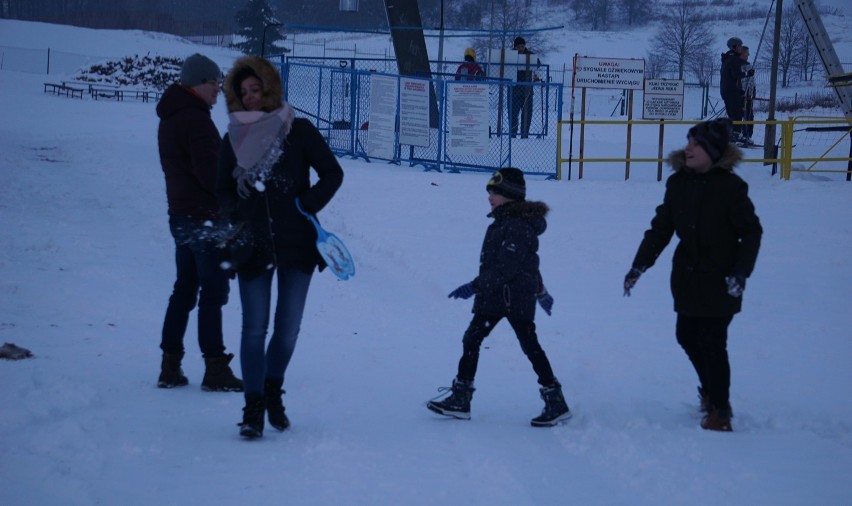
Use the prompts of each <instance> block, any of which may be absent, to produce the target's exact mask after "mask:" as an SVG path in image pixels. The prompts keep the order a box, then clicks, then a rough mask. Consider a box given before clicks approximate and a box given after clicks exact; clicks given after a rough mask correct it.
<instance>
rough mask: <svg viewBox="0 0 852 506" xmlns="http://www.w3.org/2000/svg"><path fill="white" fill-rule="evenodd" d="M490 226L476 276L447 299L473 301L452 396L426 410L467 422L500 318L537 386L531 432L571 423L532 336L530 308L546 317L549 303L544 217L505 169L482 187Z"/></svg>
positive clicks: (518, 175)
mask: <svg viewBox="0 0 852 506" xmlns="http://www.w3.org/2000/svg"><path fill="white" fill-rule="evenodd" d="M486 190H487V191H488V203H489V204H490V205H491V213H490V214H489V215H488V216H490V217H492V218H494V222H493V223H491V225H489V226H488V230H487V231H486V232H485V239H484V240H483V242H482V251H481V253H480V255H479V275H478V276H477V277H476V278H475V279H474V280H473V281H471V282H469V283H465V284H464V285H462V286H460V287H458V288H457V289H455V290H453V291H452V293H450V295H449V296H450V297H451V298H455V299H458V298H462V299H468V298H470V297H472V296H474V295H475V296H476V297H475V299H474V301H473V320H472V321H471V322H470V325H469V326H468V328H467V331H465V333H464V338H463V339H462V347H463V352H462V356H461V359H460V360H459V364H458V374H457V375H456V378H455V379H454V380H453V386H452V393H451V394H450V396H449V397H447V398H446V399H444V400H441V401H438V400H434V399H433V400H431V401H429V402H428V404H427V407H428V408H429V409H430V410H431V411H434V412H436V413H439V414H441V415H446V416H451V417H454V418H458V419H462V420H468V419H470V400H471V399H472V397H473V392H474V390H475V389H474V387H473V380H474V376H476V369H477V365H478V363H479V349H480V347H481V346H482V341H483V340H484V339H485V338H486V337H488V335H489V334H491V331H492V330H494V327H495V326H496V325H497V323H499V322H500V320H502V319H503V318H506V319H507V320H509V325H511V326H512V330H514V331H515V335H516V336H517V338H518V341H519V342H520V344H521V350H523V352H524V354H525V355H526V356H527V358H528V359H529V361H530V363H531V364H532V366H533V370H534V371H535V373H536V375H537V376H538V383H539V385H541V389H540V392H541V397H542V399H544V402H545V407H544V409H543V410H542V412H541V414H540V415H539V416H537V417H535V418H533V419H532V420H531V424H532V425H533V426H535V427H549V426H553V425H556V424H557V423H559V422H561V421H563V420H567V419H568V418H570V417H571V412H570V411H569V409H568V404H567V403H566V402H565V397H564V396H563V395H562V386H561V385H560V384H559V381H558V380H557V379H556V377H555V376H554V375H553V369H552V368H551V365H550V361H549V360H548V358H547V355H546V354H545V352H544V350H543V349H542V347H541V344H539V342H538V336H537V335H536V331H535V321H534V319H535V305H536V301H538V302H539V304H540V305H541V307H542V308H543V309H544V310H545V312H547V314H548V315H549V314H550V312H551V309H552V308H553V297H551V296H550V294H548V293H547V289H546V288H545V287H544V283H543V282H542V279H541V273H540V272H539V257H538V236H540V235H541V234H542V233H544V231H545V229H546V228H547V221H546V220H545V217H546V216H547V213H548V211H549V208H548V207H547V204H545V203H543V202H528V201H527V200H526V183H525V181H524V173H523V172H521V171H520V170H519V169H516V168H513V167H507V168H503V169H500V170H498V171H497V172H496V173H494V176H493V177H492V178H491V179H490V180H489V181H488V184H487V185H486Z"/></svg>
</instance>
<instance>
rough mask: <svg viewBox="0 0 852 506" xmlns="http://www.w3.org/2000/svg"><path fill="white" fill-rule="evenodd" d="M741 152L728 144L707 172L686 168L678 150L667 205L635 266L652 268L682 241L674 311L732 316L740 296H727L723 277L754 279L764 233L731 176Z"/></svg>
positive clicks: (672, 158)
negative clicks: (675, 238)
mask: <svg viewBox="0 0 852 506" xmlns="http://www.w3.org/2000/svg"><path fill="white" fill-rule="evenodd" d="M740 159H742V153H741V152H740V150H739V149H737V148H736V147H735V146H733V145H728V148H727V149H726V151H725V152H724V153H723V154H722V158H721V159H720V160H719V161H718V162H716V164H715V165H714V166H713V167H712V168H711V169H710V170H709V171H708V172H706V173H704V174H698V173H695V172H694V171H692V170H691V169H688V168H686V154H685V152H684V151H682V150H681V151H675V152H673V153H672V154H671V155H669V159H668V163H669V164H670V165H671V166H672V168H673V169H674V171H675V172H674V174H672V175H671V176H670V177H669V179H668V181H667V182H666V194H665V197H664V198H663V203H662V204H661V205H660V206H659V207H657V211H656V215H655V216H654V218H653V220H651V228H650V229H648V230H647V231H646V232H645V238H644V239H643V241H642V244H641V245H640V246H639V250H638V251H637V253H636V257H635V259H634V260H633V267H636V268H638V269H645V268H648V267H651V266H652V265H654V263H655V262H656V260H657V257H658V256H659V255H660V253H661V252H662V251H663V249H664V248H665V247H666V245H667V244H668V243H669V241H670V240H671V238H672V234H677V236H678V239H679V240H680V242H679V243H678V245H677V249H676V250H675V253H674V257H673V259H672V273H671V290H672V295H673V296H674V309H675V311H676V312H677V313H679V314H682V315H685V316H730V315H733V314H735V313H738V312H739V311H740V309H741V303H742V297H732V296H730V295H728V292H727V286H726V284H725V277H726V276H730V275H732V274H735V273H739V274H741V275H743V276H745V277H748V276H749V275H751V272H752V270H753V269H754V264H755V261H756V260H757V252H758V250H759V249H760V239H761V236H762V234H763V229H762V228H761V226H760V220H759V219H758V217H757V215H756V214H755V211H754V206H753V205H752V202H751V199H749V197H748V185H747V184H746V183H745V182H744V181H743V180H742V179H740V177H739V176H737V175H736V174H734V173H733V169H734V167H735V166H736V164H737V163H738V162H739V161H740Z"/></svg>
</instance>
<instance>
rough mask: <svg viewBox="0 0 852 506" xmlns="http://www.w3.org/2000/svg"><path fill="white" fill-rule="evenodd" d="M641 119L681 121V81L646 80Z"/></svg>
mask: <svg viewBox="0 0 852 506" xmlns="http://www.w3.org/2000/svg"><path fill="white" fill-rule="evenodd" d="M642 118H643V119H671V120H682V119H683V79H646V80H645V96H644V100H643V106H642Z"/></svg>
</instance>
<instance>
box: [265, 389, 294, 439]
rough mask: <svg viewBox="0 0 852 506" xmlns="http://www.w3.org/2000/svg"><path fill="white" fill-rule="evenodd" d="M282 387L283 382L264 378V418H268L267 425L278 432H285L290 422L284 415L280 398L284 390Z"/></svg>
mask: <svg viewBox="0 0 852 506" xmlns="http://www.w3.org/2000/svg"><path fill="white" fill-rule="evenodd" d="M283 385H284V380H283V379H279V380H275V379H270V378H266V384H265V385H264V389H263V397H264V398H265V399H266V416H267V417H268V418H269V425H271V426H273V427H275V428H276V429H278V430H280V431H284V430H287V428H288V427H290V420H289V419H288V418H287V415H286V414H285V413H284V402H283V401H282V400H281V396H282V395H283V394H284V390H282V389H281V387H282V386H283Z"/></svg>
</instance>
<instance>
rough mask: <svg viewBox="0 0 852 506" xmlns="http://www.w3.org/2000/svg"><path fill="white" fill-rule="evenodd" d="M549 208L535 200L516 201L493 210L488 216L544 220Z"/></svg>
mask: <svg viewBox="0 0 852 506" xmlns="http://www.w3.org/2000/svg"><path fill="white" fill-rule="evenodd" d="M549 212H550V207H548V205H547V204H545V203H544V202H539V201H537V200H516V201H514V202H507V203H506V204H503V205H502V206H500V207H498V208H496V209H494V211H492V212H491V213H490V214H489V215H488V216H493V217H495V218H496V217H507V218H508V217H512V218H545V217H547V213H549Z"/></svg>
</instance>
